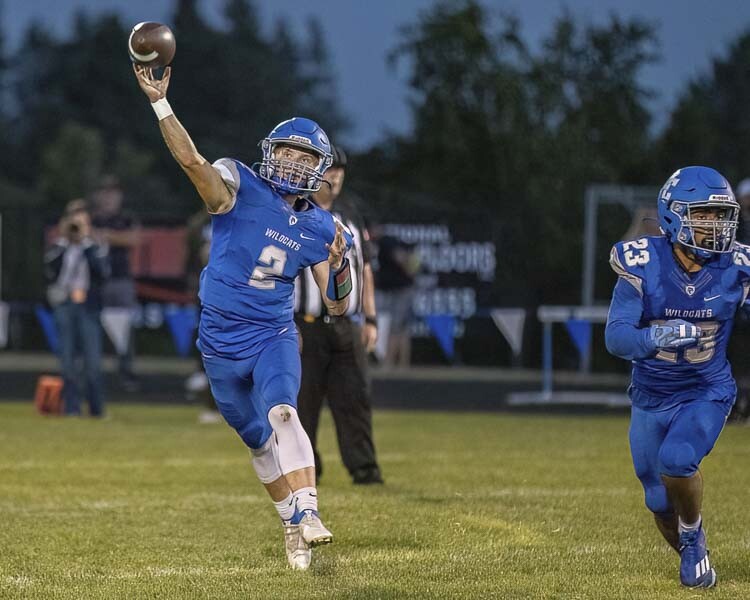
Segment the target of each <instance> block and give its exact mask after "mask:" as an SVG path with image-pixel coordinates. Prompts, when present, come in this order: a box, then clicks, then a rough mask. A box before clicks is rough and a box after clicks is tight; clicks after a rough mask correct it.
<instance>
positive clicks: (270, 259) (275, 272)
mask: <svg viewBox="0 0 750 600" xmlns="http://www.w3.org/2000/svg"><path fill="white" fill-rule="evenodd" d="M258 262H259V263H260V265H258V266H257V267H255V268H254V269H253V273H252V275H250V279H249V280H248V282H247V283H248V284H249V285H250V286H252V287H254V288H258V289H259V290H272V289H274V288H275V287H276V279H275V277H280V276H281V275H282V274H283V273H284V267H285V266H286V251H285V250H282V249H281V248H279V247H278V246H266V247H265V248H263V250H262V251H261V253H260V256H259V257H258Z"/></svg>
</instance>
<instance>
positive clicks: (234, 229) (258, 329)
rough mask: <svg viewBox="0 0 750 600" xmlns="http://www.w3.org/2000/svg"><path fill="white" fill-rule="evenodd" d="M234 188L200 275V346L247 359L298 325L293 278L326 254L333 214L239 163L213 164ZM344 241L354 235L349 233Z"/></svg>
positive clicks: (333, 228)
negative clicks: (287, 196)
mask: <svg viewBox="0 0 750 600" xmlns="http://www.w3.org/2000/svg"><path fill="white" fill-rule="evenodd" d="M214 168H216V169H217V170H218V171H219V173H220V174H221V176H222V178H223V179H224V181H225V183H226V184H227V187H228V188H229V189H230V191H232V192H233V194H234V197H235V202H234V205H233V206H232V208H231V209H230V210H229V211H227V212H225V213H222V214H216V215H212V241H211V252H210V257H209V261H208V265H207V266H206V268H205V269H204V270H203V272H202V274H201V281H200V291H199V296H200V300H201V304H202V311H201V321H200V327H199V335H198V339H199V347H200V349H201V351H202V352H203V353H204V354H207V355H216V356H222V357H227V358H236V359H242V358H247V357H249V356H252V355H254V354H256V353H257V352H258V351H259V350H260V348H261V347H262V345H263V344H264V343H265V342H267V341H268V340H269V339H271V338H273V337H275V336H278V335H283V334H285V333H287V332H293V331H294V322H293V316H294V314H293V309H294V306H293V304H294V302H293V294H294V280H295V278H296V277H297V274H298V272H299V271H300V269H303V268H305V267H308V266H310V265H314V264H317V263H319V262H322V261H325V260H327V259H328V249H327V248H326V244H331V243H332V242H333V238H334V236H335V234H336V225H335V220H334V218H333V217H332V216H331V214H330V213H329V212H328V211H325V210H322V209H320V208H319V207H317V206H316V205H315V204H314V203H312V202H309V201H308V202H306V203H303V204H304V205H305V206H304V208H305V210H295V209H294V208H293V207H292V206H290V205H289V204H288V203H287V202H286V201H285V200H284V199H283V198H282V197H281V196H279V195H278V194H277V193H276V192H275V191H274V190H273V189H272V188H271V187H270V186H268V185H267V184H266V183H265V182H264V181H263V180H262V179H260V178H259V177H258V176H257V175H256V174H255V172H254V171H253V170H251V169H250V168H248V167H247V166H245V165H244V164H242V163H241V162H239V161H235V160H232V159H221V160H218V161H216V163H214ZM345 237H346V238H347V246H351V237H350V236H349V235H348V233H347V232H345Z"/></svg>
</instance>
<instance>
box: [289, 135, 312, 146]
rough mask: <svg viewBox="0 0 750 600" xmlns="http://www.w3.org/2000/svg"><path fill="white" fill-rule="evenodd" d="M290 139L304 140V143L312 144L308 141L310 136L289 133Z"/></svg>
mask: <svg viewBox="0 0 750 600" xmlns="http://www.w3.org/2000/svg"><path fill="white" fill-rule="evenodd" d="M289 139H290V140H294V141H295V142H304V143H305V144H312V142H311V141H310V138H306V137H302V136H301V135H290V136H289Z"/></svg>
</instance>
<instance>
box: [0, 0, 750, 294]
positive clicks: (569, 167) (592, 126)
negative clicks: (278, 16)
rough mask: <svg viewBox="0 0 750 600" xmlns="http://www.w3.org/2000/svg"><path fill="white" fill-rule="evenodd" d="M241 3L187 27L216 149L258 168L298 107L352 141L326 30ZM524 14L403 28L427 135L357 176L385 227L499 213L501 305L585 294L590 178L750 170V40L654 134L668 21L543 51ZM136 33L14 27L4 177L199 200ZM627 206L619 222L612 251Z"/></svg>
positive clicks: (52, 207) (185, 77)
mask: <svg viewBox="0 0 750 600" xmlns="http://www.w3.org/2000/svg"><path fill="white" fill-rule="evenodd" d="M224 16H225V19H224V23H223V25H215V24H211V23H208V22H207V21H206V20H205V19H204V18H203V16H202V15H201V14H200V12H199V10H198V3H197V2H196V0H178V1H177V2H176V5H175V12H174V15H173V18H172V20H171V22H170V25H171V26H173V28H174V31H175V35H176V38H177V41H178V50H177V55H176V58H175V62H174V67H175V71H174V75H173V77H172V84H171V90H170V91H171V93H172V94H171V95H172V97H173V98H175V99H179V101H178V102H176V104H175V110H176V111H177V112H178V113H179V116H180V119H181V120H182V121H183V122H184V123H185V124H186V126H187V127H188V130H189V131H190V132H191V134H192V135H193V137H194V138H195V141H196V144H197V145H198V147H199V148H200V149H201V151H202V152H203V153H204V154H205V155H206V156H207V157H209V158H217V157H219V156H236V157H238V158H240V159H242V160H244V161H246V162H248V163H252V162H254V161H255V160H256V159H257V156H258V149H257V148H256V143H257V141H258V140H260V139H261V138H262V137H263V136H264V135H265V134H266V133H267V132H268V129H269V128H270V127H271V126H272V125H273V124H275V123H276V122H278V121H280V120H282V119H283V118H286V117H288V116H290V115H295V114H300V115H306V116H310V117H311V118H313V119H316V120H318V121H319V122H320V123H321V124H322V125H323V127H324V128H325V129H326V130H327V131H328V132H329V134H330V135H331V137H332V138H333V139H335V140H336V139H344V140H345V139H346V132H347V115H345V114H344V113H343V111H342V109H341V107H340V104H339V101H338V97H337V94H336V86H335V83H336V82H335V77H334V75H333V68H332V65H331V61H330V56H329V53H328V49H327V45H326V40H325V36H324V33H323V28H322V26H321V23H320V22H319V21H318V20H316V19H311V20H310V22H309V23H308V24H307V26H306V27H305V28H304V29H303V30H302V33H295V32H293V31H292V30H291V29H290V28H289V26H288V25H287V24H286V23H285V22H284V21H279V22H278V23H276V24H275V25H274V27H273V28H272V30H271V31H270V32H268V33H264V28H263V27H262V26H261V24H260V23H261V20H260V15H259V13H258V9H257V7H256V5H255V4H254V3H253V2H252V1H251V0H227V1H226V3H225V6H224ZM0 18H2V15H1V14H0ZM521 25H522V24H521V23H520V22H519V21H518V19H517V18H515V17H514V16H513V15H510V14H498V13H497V12H496V11H494V10H490V9H488V8H486V7H485V6H484V5H483V4H481V3H480V2H479V1H478V0H444V1H442V2H439V3H437V4H436V5H434V6H433V7H432V8H430V9H429V10H427V11H425V12H423V13H421V14H420V15H419V17H418V18H417V19H416V20H415V21H414V22H412V23H407V24H404V26H403V28H402V29H401V32H400V38H399V39H400V41H399V43H398V44H397V46H396V47H394V48H393V49H392V51H391V53H390V55H389V58H388V60H389V61H390V63H391V64H392V66H393V68H394V69H405V70H406V72H407V73H408V86H409V92H408V102H409V105H410V107H411V111H412V113H413V129H412V130H411V131H408V132H406V133H403V134H395V133H386V134H384V136H383V138H382V139H381V140H380V141H379V142H378V143H376V144H375V145H373V147H371V148H369V149H367V150H366V151H364V152H361V153H359V154H358V155H356V156H354V157H352V161H351V168H350V169H349V185H350V186H351V188H352V189H354V190H356V191H357V192H358V193H359V195H361V196H362V197H363V199H364V200H365V203H366V209H367V212H368V213H369V216H370V217H371V218H372V219H373V220H378V221H394V220H408V221H424V220H430V221H434V220H438V221H445V222H451V221H460V222H464V223H467V222H476V223H481V225H482V227H484V228H485V229H487V230H489V231H490V235H491V236H492V238H493V240H494V241H495V243H496V245H497V248H498V267H497V273H496V275H497V282H496V297H495V298H493V299H492V302H493V303H495V304H503V303H504V304H521V305H528V306H533V305H536V304H539V303H576V302H578V300H579V289H580V276H581V275H580V264H581V252H582V227H583V194H584V190H585V187H586V185H587V184H589V183H593V182H596V183H620V184H630V185H658V184H660V183H661V182H662V181H663V180H664V179H666V177H667V176H668V175H669V174H670V173H671V172H672V171H673V170H674V169H675V168H677V167H679V166H682V165H686V164H701V163H702V164H708V165H711V166H714V167H716V168H718V169H719V170H720V171H722V172H723V173H724V174H725V175H727V177H729V178H730V180H731V181H733V182H736V181H737V180H738V179H739V178H742V177H744V176H746V175H748V174H750V151H749V150H748V142H750V139H748V138H750V114H749V113H748V112H747V111H746V110H745V107H746V106H747V105H748V100H750V77H748V71H749V70H750V33H745V34H743V35H741V36H740V37H739V38H738V39H736V40H734V41H732V42H730V43H729V45H728V48H727V52H726V55H725V56H724V57H722V58H715V59H714V60H713V63H712V66H711V68H710V69H709V70H708V72H706V73H705V74H704V75H702V76H701V77H699V78H697V79H695V80H694V81H691V82H686V85H685V87H684V89H683V90H682V91H681V93H680V96H679V98H677V100H676V102H674V109H673V111H672V113H671V115H669V116H668V118H666V119H664V118H663V116H660V121H661V122H666V125H665V126H664V128H663V129H662V130H661V131H659V132H658V133H654V128H653V121H654V117H655V115H653V114H652V112H651V111H652V108H651V107H652V106H653V102H652V100H653V98H654V97H655V94H656V93H657V91H656V90H650V89H646V88H644V87H643V85H642V83H641V77H640V75H641V72H642V71H643V69H644V67H646V66H648V65H649V64H652V63H654V62H655V61H658V60H659V56H660V48H659V42H658V40H659V37H658V28H657V27H656V25H654V24H653V23H649V22H648V21H645V20H642V19H638V18H633V19H624V18H621V17H618V16H611V17H610V18H609V20H608V21H606V22H605V23H600V24H592V23H580V22H577V21H576V19H574V18H573V17H572V16H571V15H570V14H568V13H566V12H562V13H561V14H560V15H559V16H558V17H557V18H556V20H555V22H554V24H553V26H552V27H551V29H550V31H549V32H548V34H547V35H546V37H545V38H544V39H543V41H542V43H541V44H539V45H535V46H534V47H533V48H532V46H531V45H530V43H529V41H528V40H526V39H524V37H523V35H522V29H521ZM131 26H132V24H131V23H127V24H126V23H123V22H122V20H121V18H120V17H118V16H117V15H103V16H98V17H92V16H89V15H87V14H86V13H83V12H81V13H79V14H78V15H77V17H76V20H75V25H74V28H73V31H72V32H71V33H70V35H69V36H67V37H66V38H65V39H59V38H57V37H55V36H53V35H51V34H50V33H49V32H48V31H47V30H45V29H44V28H43V27H42V26H40V25H39V24H32V25H31V26H30V27H29V28H28V30H27V31H26V32H25V34H24V36H23V40H22V42H21V44H20V46H19V47H18V48H17V49H15V50H14V51H13V52H12V54H11V53H10V52H9V51H8V49H7V48H5V47H4V45H3V40H2V39H1V38H0V127H1V128H2V131H3V135H2V136H0V183H1V182H2V181H5V182H8V183H11V184H14V185H15V186H20V187H22V188H25V189H30V190H33V192H34V193H36V194H38V195H39V197H40V198H41V199H42V200H41V202H42V206H43V208H44V209H45V210H46V211H48V212H50V213H51V212H54V211H56V210H57V211H59V210H60V209H61V207H62V206H63V204H64V203H65V202H66V201H67V200H68V199H69V198H71V197H75V196H80V195H83V194H85V193H86V191H87V190H88V189H89V188H90V187H91V185H92V184H93V183H94V181H95V180H96V179H97V178H98V177H99V176H100V175H101V174H102V173H103V172H108V173H115V174H117V175H119V176H120V178H121V179H122V180H123V181H124V182H125V184H126V186H127V188H128V192H129V194H128V197H129V202H130V205H131V207H132V208H133V209H134V210H137V211H138V212H141V213H142V214H144V215H152V216H153V217H163V216H169V217H170V218H174V219H184V218H186V217H187V216H188V215H189V214H191V213H192V212H194V211H195V210H197V209H198V208H199V206H200V204H199V201H198V199H197V198H196V197H195V194H194V193H193V191H192V189H191V188H190V184H189V182H188V181H187V180H186V178H185V177H184V176H183V175H182V173H181V172H180V171H179V169H177V168H176V167H175V166H174V164H173V161H172V159H171V157H170V156H169V154H168V151H167V150H166V148H165V147H164V145H163V143H162V142H161V140H160V137H159V131H158V128H157V127H156V126H155V124H154V118H153V115H152V114H151V113H150V109H149V107H148V105H147V103H146V102H145V99H144V98H143V97H142V94H141V92H140V91H139V90H138V87H137V85H136V84H135V81H134V79H133V75H132V72H131V69H130V64H129V61H128V58H127V55H126V52H125V40H126V39H127V36H128V34H129V31H130V27H131ZM183 40H184V41H183ZM0 205H2V199H1V198H0ZM625 217H627V215H625V214H622V215H619V216H618V218H616V219H610V220H606V219H605V220H603V224H602V228H601V229H600V232H599V234H600V237H601V240H600V241H601V244H600V248H605V250H602V252H604V253H606V246H607V245H608V244H610V243H611V242H612V241H615V240H617V239H619V237H618V236H619V235H621V234H622V233H623V231H624V230H625V229H626V228H627V224H626V223H624V222H623V218H625ZM600 262H602V263H603V266H602V265H600V266H602V268H603V269H606V261H600ZM597 280H598V281H599V282H601V283H602V285H605V286H609V285H610V283H611V279H607V278H606V277H598V278H597ZM6 290H7V286H6ZM605 294H606V292H605ZM600 295H601V294H600Z"/></svg>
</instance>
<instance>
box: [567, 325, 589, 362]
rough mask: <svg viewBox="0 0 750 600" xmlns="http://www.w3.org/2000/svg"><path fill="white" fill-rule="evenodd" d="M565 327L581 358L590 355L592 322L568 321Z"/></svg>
mask: <svg viewBox="0 0 750 600" xmlns="http://www.w3.org/2000/svg"><path fill="white" fill-rule="evenodd" d="M565 327H566V329H567V330H568V333H569V334H570V337H571V339H572V340H573V343H574V344H575V346H576V349H577V350H578V354H579V356H585V355H586V354H588V351H589V347H590V346H591V321H586V320H585V319H568V320H567V321H565Z"/></svg>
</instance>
